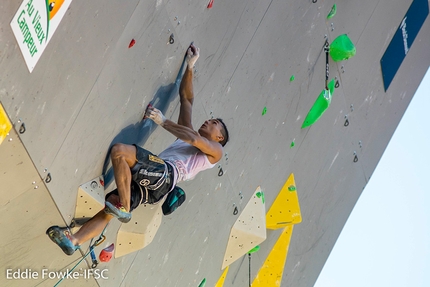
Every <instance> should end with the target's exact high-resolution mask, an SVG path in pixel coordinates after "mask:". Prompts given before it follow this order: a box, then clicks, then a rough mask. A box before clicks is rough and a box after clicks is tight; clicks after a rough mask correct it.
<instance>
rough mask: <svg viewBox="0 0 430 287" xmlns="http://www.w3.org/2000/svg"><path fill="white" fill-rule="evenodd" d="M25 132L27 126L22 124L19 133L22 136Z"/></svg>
mask: <svg viewBox="0 0 430 287" xmlns="http://www.w3.org/2000/svg"><path fill="white" fill-rule="evenodd" d="M25 131H26V128H25V124H24V123H22V124H21V127H20V128H19V133H20V134H23V133H25Z"/></svg>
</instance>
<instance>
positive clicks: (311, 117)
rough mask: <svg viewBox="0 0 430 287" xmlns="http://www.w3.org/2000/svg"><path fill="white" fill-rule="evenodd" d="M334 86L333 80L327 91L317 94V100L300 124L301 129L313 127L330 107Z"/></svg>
mask: <svg viewBox="0 0 430 287" xmlns="http://www.w3.org/2000/svg"><path fill="white" fill-rule="evenodd" d="M334 85H335V83H334V79H333V80H331V81H330V83H329V84H328V90H326V89H324V90H322V92H321V93H320V94H319V96H318V98H317V99H316V101H315V103H314V105H313V106H312V108H311V109H310V111H309V113H308V115H307V116H306V118H305V120H304V122H303V124H302V129H304V128H306V127H309V126H311V125H313V124H314V123H315V122H316V121H317V120H318V119H319V118H320V117H321V116H322V115H323V113H324V112H325V111H326V110H327V108H328V107H329V106H330V103H331V98H332V96H333V93H334Z"/></svg>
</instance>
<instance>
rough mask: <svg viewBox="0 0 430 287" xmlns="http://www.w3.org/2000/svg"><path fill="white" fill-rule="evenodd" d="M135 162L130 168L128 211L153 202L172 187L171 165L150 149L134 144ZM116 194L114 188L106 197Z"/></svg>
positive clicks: (157, 200) (158, 199) (116, 191)
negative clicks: (141, 204)
mask: <svg viewBox="0 0 430 287" xmlns="http://www.w3.org/2000/svg"><path fill="white" fill-rule="evenodd" d="M135 147H136V159H137V161H138V162H137V163H136V164H135V166H133V167H132V168H131V174H132V181H131V186H130V191H131V194H130V211H132V210H133V209H135V208H136V207H138V206H139V204H140V203H143V204H155V203H157V202H159V201H160V200H161V199H162V198H163V197H164V196H165V195H166V194H168V193H169V192H170V191H171V190H172V189H173V174H174V173H173V167H172V166H171V165H170V164H169V163H167V162H164V161H163V160H162V159H160V158H159V157H157V156H155V155H154V154H153V153H151V152H150V151H147V150H146V149H143V148H141V147H139V146H136V145H135ZM112 194H116V195H119V194H118V190H117V189H115V190H113V191H111V192H109V193H108V194H106V197H105V198H106V199H107V198H108V197H109V196H110V195H112Z"/></svg>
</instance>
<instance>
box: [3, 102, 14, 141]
mask: <svg viewBox="0 0 430 287" xmlns="http://www.w3.org/2000/svg"><path fill="white" fill-rule="evenodd" d="M11 128H12V124H11V122H10V121H9V117H8V116H7V114H6V111H5V110H4V108H3V105H2V104H0V144H1V143H2V142H3V140H4V139H5V138H6V136H7V134H8V133H9V131H10V129H11Z"/></svg>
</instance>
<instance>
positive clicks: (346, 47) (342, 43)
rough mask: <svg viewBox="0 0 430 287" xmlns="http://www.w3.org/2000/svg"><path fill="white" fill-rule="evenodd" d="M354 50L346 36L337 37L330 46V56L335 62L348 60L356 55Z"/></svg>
mask: <svg viewBox="0 0 430 287" xmlns="http://www.w3.org/2000/svg"><path fill="white" fill-rule="evenodd" d="M356 52H357V51H356V49H355V46H354V44H353V43H352V41H351V39H349V37H348V35H346V34H343V35H339V36H338V37H337V38H336V39H334V41H333V42H332V43H331V44H330V56H331V58H332V59H333V61H335V62H340V61H343V60H348V59H349V58H351V57H353V56H354V55H355V53H356Z"/></svg>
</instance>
